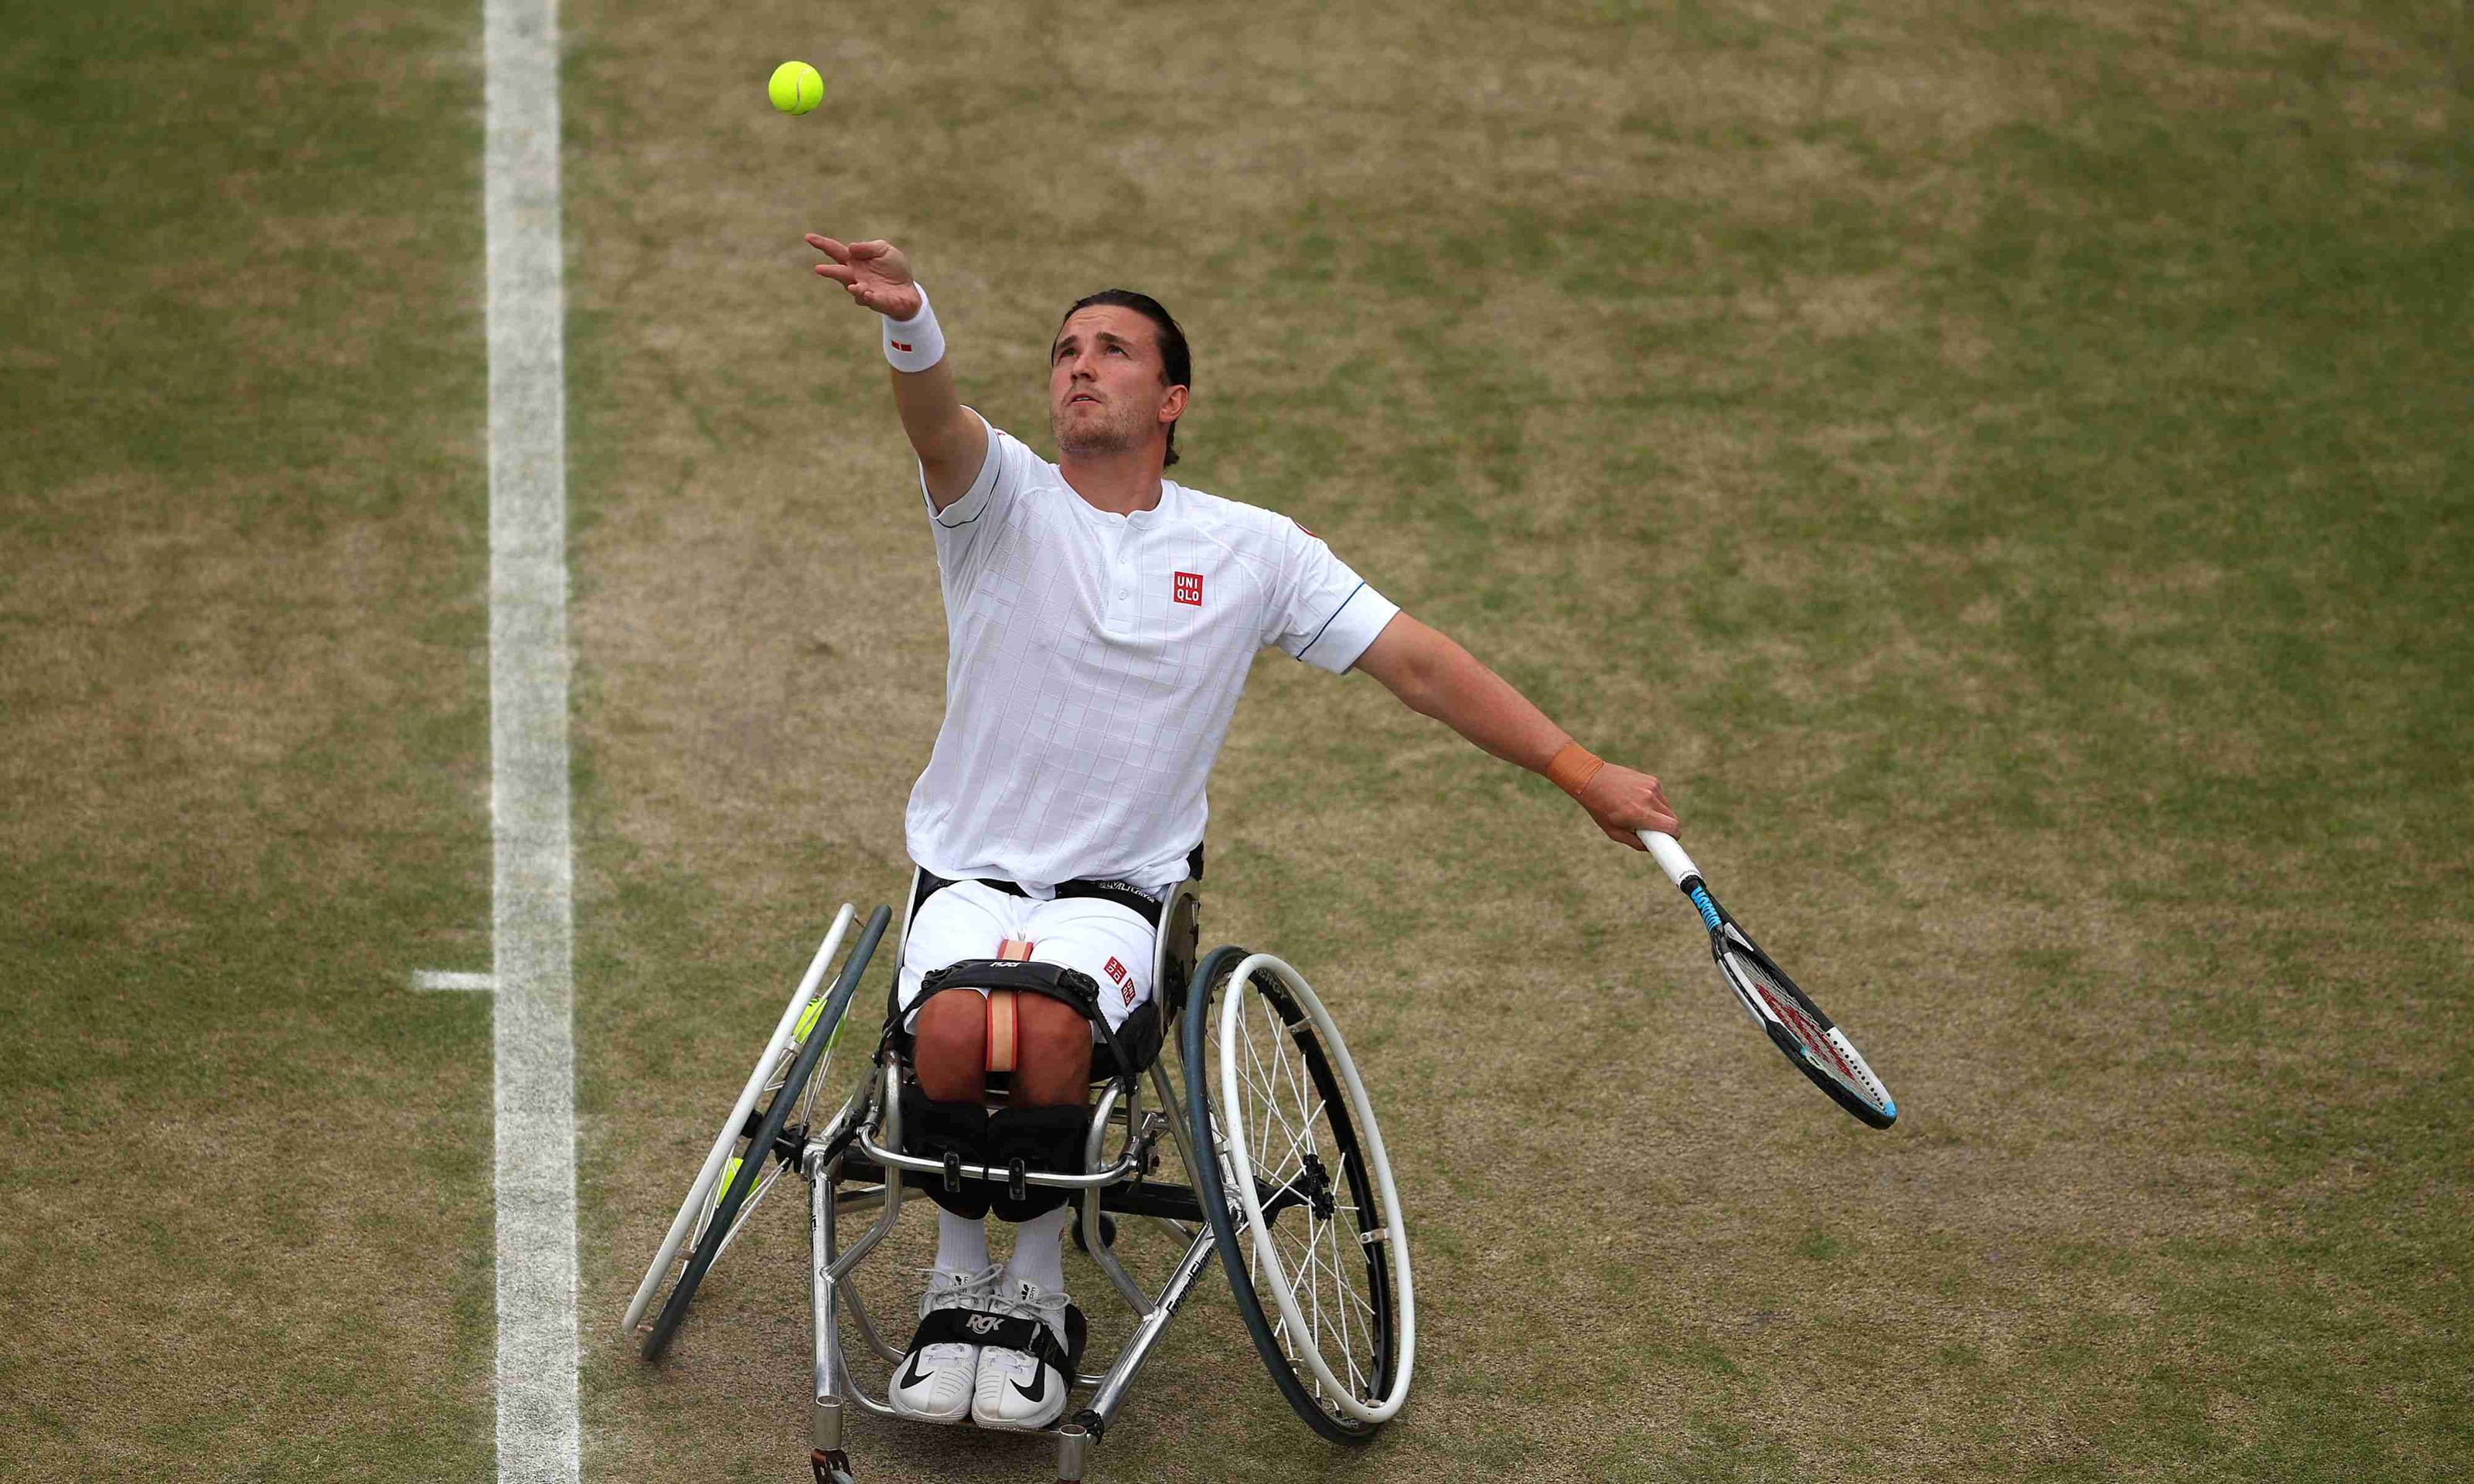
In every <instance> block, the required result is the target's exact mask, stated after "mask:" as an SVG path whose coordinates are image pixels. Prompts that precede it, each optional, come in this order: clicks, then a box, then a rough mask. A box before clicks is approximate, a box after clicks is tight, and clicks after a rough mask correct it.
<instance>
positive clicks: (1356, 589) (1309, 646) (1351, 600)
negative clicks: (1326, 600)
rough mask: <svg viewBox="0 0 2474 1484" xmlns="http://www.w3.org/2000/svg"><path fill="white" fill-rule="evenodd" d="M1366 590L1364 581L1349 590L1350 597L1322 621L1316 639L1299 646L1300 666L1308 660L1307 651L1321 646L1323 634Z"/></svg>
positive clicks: (1298, 659)
mask: <svg viewBox="0 0 2474 1484" xmlns="http://www.w3.org/2000/svg"><path fill="white" fill-rule="evenodd" d="M1365 590H1366V584H1365V583H1364V582H1363V581H1362V580H1361V581H1360V582H1359V583H1358V585H1357V586H1354V587H1351V588H1349V589H1348V596H1347V597H1345V598H1343V599H1341V600H1340V607H1338V608H1336V609H1333V610H1331V617H1329V618H1326V619H1324V620H1323V621H1322V628H1321V629H1317V630H1316V631H1315V632H1314V637H1313V638H1311V639H1308V640H1306V641H1305V643H1303V644H1301V645H1299V646H1298V653H1297V657H1296V658H1297V661H1298V663H1299V664H1303V663H1305V660H1306V651H1307V650H1310V649H1312V648H1314V647H1315V646H1316V645H1317V644H1320V643H1322V636H1323V634H1326V633H1328V632H1329V631H1330V629H1331V626H1332V624H1333V622H1334V621H1335V620H1337V619H1338V618H1339V617H1340V615H1341V614H1343V613H1345V612H1347V611H1348V605H1350V604H1351V603H1354V602H1356V601H1357V595H1358V594H1359V593H1361V592H1364V591H1365Z"/></svg>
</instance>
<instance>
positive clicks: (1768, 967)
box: [1640, 829, 1899, 1129]
mask: <svg viewBox="0 0 2474 1484" xmlns="http://www.w3.org/2000/svg"><path fill="white" fill-rule="evenodd" d="M1640 838H1641V843H1642V844H1644V845H1646V846H1648V847H1649V852H1650V854H1651V856H1652V857H1654V858H1655V859H1656V860H1657V861H1658V864H1659V869H1661V870H1662V871H1664V872H1665V873H1666V876H1667V879H1668V880H1670V881H1673V882H1674V883H1675V888H1676V890H1678V891H1680V892H1682V893H1683V894H1684V896H1685V898H1686V900H1688V901H1690V902H1691V903H1692V906H1693V909H1694V910H1695V911H1697V912H1699V913H1700V914H1701V922H1702V923H1703V925H1704V926H1706V927H1708V928H1709V929H1710V958H1711V960H1713V961H1714V962H1715V963H1716V964H1717V966H1718V976H1719V977H1720V978H1722V979H1724V980H1726V981H1727V988H1728V989H1730V990H1733V991H1734V994H1735V998H1736V1000H1737V1001H1738V1002H1739V1003H1741V1004H1742V1005H1743V1007H1744V1013H1745V1014H1747V1015H1749V1016H1751V1017H1753V1023H1754V1024H1755V1025H1758V1026H1759V1027H1760V1028H1761V1031H1762V1033H1763V1034H1764V1035H1766V1036H1768V1037H1769V1039H1770V1043H1771V1044H1773V1045H1775V1046H1777V1047H1778V1048H1779V1051H1780V1053H1781V1054H1782V1055H1783V1056H1784V1057H1785V1058H1786V1059H1787V1060H1788V1061H1789V1062H1791V1063H1793V1064H1795V1067H1796V1069H1797V1070H1798V1071H1801V1072H1803V1073H1804V1075H1805V1076H1806V1077H1807V1078H1808V1079H1810V1081H1811V1083H1812V1085H1813V1086H1814V1087H1816V1088H1819V1089H1821V1090H1822V1091H1823V1092H1825V1093H1828V1094H1829V1096H1830V1100H1831V1102H1834V1103H1836V1104H1837V1105H1838V1106H1839V1107H1841V1108H1843V1109H1845V1110H1847V1112H1848V1113H1851V1114H1853V1115H1854V1116H1855V1117H1856V1120H1857V1121H1858V1122H1860V1123H1863V1124H1865V1125H1867V1126H1868V1127H1871V1128H1877V1129H1886V1128H1888V1127H1889V1126H1890V1125H1891V1124H1892V1123H1894V1122H1896V1121H1897V1120H1898V1116H1899V1104H1898V1100H1897V1099H1895V1098H1893V1097H1892V1096H1891V1095H1890V1089H1888V1088H1886V1087H1884V1086H1882V1084H1881V1079H1880V1077H1878V1076H1875V1075H1874V1073H1873V1068H1872V1067H1871V1065H1868V1064H1867V1063H1866V1062H1865V1060H1864V1057H1863V1054H1862V1053H1861V1052H1859V1051H1857V1050H1856V1044H1855V1042H1853V1041H1849V1040H1848V1039H1847V1033H1846V1032H1844V1031H1842V1030H1840V1029H1839V1028H1838V1027H1837V1025H1836V1024H1835V1023H1833V1022H1832V1021H1831V1018H1830V1017H1829V1016H1827V1015H1825V1014H1823V1013H1822V1009H1821V1007H1820V1006H1819V1005H1816V1004H1814V1003H1813V1002H1812V996H1811V995H1809V994H1807V993H1804V991H1803V990H1802V989H1800V988H1798V987H1797V985H1796V982H1795V980H1794V979H1792V978H1790V977H1789V976H1788V974H1787V972H1786V970H1785V969H1781V968H1780V967H1779V966H1778V961H1777V960H1776V959H1774V958H1771V957H1770V956H1769V955H1768V954H1767V953H1764V952H1762V951H1761V946H1760V945H1758V944H1757V943H1755V942H1753V935H1752V934H1751V933H1749V932H1747V931H1745V930H1744V925H1743V924H1742V923H1741V922H1736V921H1735V920H1734V917H1733V916H1732V915H1731V914H1729V913H1728V911H1727V909H1726V908H1725V907H1724V906H1721V905H1720V904H1719V902H1718V898H1717V897H1716V896H1715V895H1714V894H1713V893H1711V892H1710V883H1709V880H1708V878H1706V877H1704V876H1703V875H1702V874H1701V872H1700V869H1699V868H1698V867H1696V866H1694V865H1693V864H1692V857H1691V856H1689V855H1686V853H1685V852H1684V847H1683V846H1681V845H1679V844H1677V843H1676V840H1675V837H1674V836H1672V835H1667V834H1661V833H1660V832H1658V831H1656V830H1649V829H1644V830H1642V831H1640ZM1731 951H1733V952H1736V953H1740V954H1741V955H1742V956H1743V957H1744V958H1746V959H1749V960H1750V961H1751V962H1752V963H1753V964H1754V965H1755V966H1756V967H1757V968H1758V969H1760V970H1761V972H1762V973H1763V974H1764V975H1765V976H1767V977H1768V978H1769V979H1770V981H1771V982H1773V983H1774V984H1776V985H1777V986H1778V987H1779V988H1780V989H1782V990H1783V991H1785V992H1786V994H1787V997H1788V998H1789V999H1790V1000H1792V1001H1793V1008H1794V1009H1795V1010H1796V1011H1797V1012H1798V1013H1799V1014H1800V1015H1802V1016H1804V1017H1808V1018H1809V1019H1810V1020H1811V1022H1812V1026H1813V1029H1814V1030H1816V1031H1818V1032H1819V1033H1820V1039H1821V1041H1822V1042H1823V1044H1824V1045H1825V1046H1827V1047H1828V1048H1829V1050H1830V1053H1831V1055H1830V1058H1829V1060H1830V1061H1831V1062H1835V1063H1836V1064H1837V1069H1833V1068H1831V1066H1830V1065H1827V1064H1825V1063H1824V1061H1823V1059H1822V1055H1821V1053H1819V1052H1816V1051H1814V1050H1813V1049H1812V1048H1811V1047H1810V1046H1808V1045H1807V1044H1806V1043H1805V1041H1804V1039H1803V1038H1802V1037H1800V1036H1798V1035H1797V1034H1796V1031H1795V1028H1794V1027H1793V1026H1790V1025H1788V1024H1787V1023H1786V1021H1785V1019H1784V1017H1782V1016H1781V1015H1780V1014H1779V1012H1778V1011H1777V1010H1776V1009H1775V1008H1773V1007H1772V1006H1771V1005H1770V1004H1769V1003H1768V1002H1767V1000H1766V999H1765V998H1764V997H1763V996H1762V995H1761V994H1759V993H1756V991H1755V990H1754V988H1753V987H1752V986H1750V985H1747V984H1745V983H1744V982H1743V978H1742V975H1741V974H1740V973H1739V972H1738V971H1737V969H1735V967H1734V965H1733V964H1731V963H1729V962H1728V961H1727V955H1728V953H1729V952H1731ZM1841 1070H1843V1071H1845V1072H1849V1073H1853V1074H1854V1080H1855V1082H1856V1086H1852V1087H1851V1086H1849V1084H1848V1081H1847V1079H1846V1078H1844V1077H1842V1076H1841V1075H1839V1072H1840V1071H1841ZM1868 1094H1870V1095H1868ZM1875 1097H1878V1099H1879V1101H1878V1102H1876V1101H1874V1098H1875Z"/></svg>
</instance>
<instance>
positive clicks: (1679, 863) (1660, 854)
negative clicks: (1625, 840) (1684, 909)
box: [1636, 829, 1701, 892]
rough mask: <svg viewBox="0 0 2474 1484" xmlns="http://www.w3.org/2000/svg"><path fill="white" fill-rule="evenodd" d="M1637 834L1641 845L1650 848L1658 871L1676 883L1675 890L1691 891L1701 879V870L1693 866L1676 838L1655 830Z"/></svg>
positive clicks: (1638, 831)
mask: <svg viewBox="0 0 2474 1484" xmlns="http://www.w3.org/2000/svg"><path fill="white" fill-rule="evenodd" d="M1636 833H1637V834H1638V835H1639V836H1640V843H1641V844H1643V845H1645V846H1648V847H1649V853H1650V856H1651V858H1653V859H1655V860H1656V861H1657V862H1658V869H1659V870H1661V871H1663V872H1665V873H1666V879H1668V880H1670V881H1672V882H1674V883H1675V889H1676V890H1677V891H1679V892H1689V891H1691V890H1692V883H1693V882H1695V881H1698V880H1700V879H1701V868H1700V867H1698V866H1695V865H1693V864H1692V857H1691V856H1689V855H1686V854H1685V853H1684V847H1682V846H1681V845H1678V844H1676V842H1675V837H1674V836H1673V835H1670V834H1666V833H1663V832H1661V831H1660V830H1655V829H1643V830H1637V831H1636Z"/></svg>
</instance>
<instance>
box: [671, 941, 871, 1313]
mask: <svg viewBox="0 0 2474 1484" xmlns="http://www.w3.org/2000/svg"><path fill="white" fill-rule="evenodd" d="M891 917H892V914H891V912H890V911H889V910H888V909H886V908H884V907H879V908H877V909H876V911H875V912H874V913H872V914H870V915H869V917H868V920H867V926H866V928H865V929H864V930H862V931H861V934H860V940H859V945H858V946H857V947H855V948H853V949H852V950H851V956H850V958H849V960H848V961H847V962H846V963H845V964H844V965H843V967H842V972H841V975H840V977H839V978H837V979H836V980H835V981H834V985H833V988H832V989H831V990H829V991H827V992H826V994H825V999H824V1008H823V1009H822V1010H821V1011H819V1012H818V1013H817V1015H816V1019H815V1023H814V1024H813V1026H811V1027H810V1028H809V1030H808V1034H807V1038H806V1040H804V1041H801V1042H799V1044H798V1049H797V1051H796V1053H795V1054H794V1055H792V1056H791V1057H790V1065H789V1068H788V1070H787V1071H785V1072H784V1073H783V1074H782V1080H781V1082H780V1084H779V1085H777V1086H776V1087H775V1088H774V1089H773V1091H772V1097H771V1098H770V1100H768V1101H767V1102H766V1103H765V1104H764V1109H763V1110H762V1111H761V1112H759V1113H753V1114H751V1115H750V1121H751V1122H752V1124H753V1128H752V1129H751V1130H750V1131H749V1132H748V1133H747V1135H746V1137H745V1138H744V1139H743V1140H742V1141H741V1142H740V1144H739V1145H738V1148H737V1151H736V1153H735V1154H734V1155H733V1157H732V1161H731V1163H730V1164H729V1165H727V1166H725V1168H728V1169H731V1170H732V1171H733V1173H732V1175H731V1177H730V1178H729V1180H728V1181H727V1182H726V1183H725V1184H724V1185H723V1186H722V1189H721V1192H720V1194H719V1196H718V1197H717V1198H716V1200H715V1203H714V1208H713V1210H712V1213H711V1214H710V1215H709V1216H708V1217H707V1218H706V1220H705V1223H704V1228H703V1230H702V1231H700V1232H698V1233H696V1238H695V1241H694V1243H693V1245H692V1246H691V1247H690V1249H689V1252H688V1259H687V1265H686V1266H685V1267H684V1268H682V1269H681V1270H680V1272H679V1276H678V1281H676V1282H674V1283H672V1284H671V1285H670V1292H669V1297H668V1298H667V1299H666V1300H664V1301H663V1304H662V1310H661V1313H660V1314H658V1315H656V1316H655V1317H654V1320H653V1328H652V1330H651V1332H650V1333H648V1334H646V1335H645V1336H644V1345H643V1355H644V1358H645V1359H646V1360H659V1359H661V1358H662V1352H664V1351H666V1350H667V1349H669V1345H670V1336H671V1335H673V1334H675V1333H676V1332H677V1331H678V1328H679V1322H680V1321H681V1320H683V1319H685V1318H687V1313H688V1305H689V1304H693V1303H694V1302H695V1295H696V1289H697V1288H698V1287H699V1286H700V1285H701V1284H702V1283H703V1282H704V1276H705V1274H706V1273H708V1272H710V1271H711V1270H712V1268H713V1264H714V1259H715V1258H716V1257H720V1256H721V1252H722V1249H723V1248H725V1247H727V1246H729V1245H730V1241H731V1238H732V1237H733V1236H734V1235H736V1234H737V1233H738V1230H739V1224H740V1219H741V1218H742V1217H743V1216H744V1215H745V1214H746V1212H747V1211H748V1210H749V1209H751V1208H752V1207H753V1206H754V1204H755V1202H756V1201H757V1199H759V1198H760V1197H761V1196H762V1195H763V1194H764V1191H765V1190H766V1189H768V1188H769V1187H770V1186H771V1185H772V1183H773V1181H774V1180H775V1179H776V1178H778V1177H779V1176H780V1174H781V1173H782V1167H780V1166H777V1165H776V1164H775V1162H774V1155H773V1149H774V1145H775V1143H776V1141H777V1140H779V1139H780V1138H781V1137H782V1131H783V1130H784V1129H786V1128H788V1127H789V1125H790V1116H791V1113H792V1112H793V1111H794V1110H795V1111H797V1112H798V1113H799V1116H800V1117H801V1118H802V1119H806V1118H808V1117H809V1116H810V1113H811V1112H812V1111H813V1103H814V1101H815V1099H814V1096H813V1093H812V1092H810V1091H809V1089H811V1088H812V1087H816V1086H821V1079H819V1078H818V1077H817V1076H816V1069H817V1066H818V1064H820V1063H821V1062H823V1061H824V1059H825V1058H826V1056H827V1055H828V1054H829V1053H830V1052H831V1051H832V1049H833V1046H834V1042H835V1041H837V1040H839V1036H838V1032H839V1031H840V1029H841V1023H842V1016H843V1014H844V1013H845V1012H847V1011H848V1010H849V1009H850V1002H851V996H852V994H854V993H857V991H858V989H859V981H860V978H861V975H863V974H865V973H866V971H867V962H868V960H869V959H870V958H871V957H873V956H874V955H875V953H876V945H877V942H878V940H879V939H882V938H883V937H884V936H885V924H886V922H889V921H890V920H891ZM751 1166H752V1167H753V1169H754V1171H755V1172H754V1173H753V1174H750V1173H749V1171H750V1167H751Z"/></svg>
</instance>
